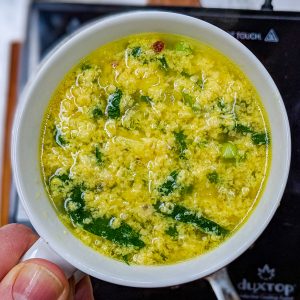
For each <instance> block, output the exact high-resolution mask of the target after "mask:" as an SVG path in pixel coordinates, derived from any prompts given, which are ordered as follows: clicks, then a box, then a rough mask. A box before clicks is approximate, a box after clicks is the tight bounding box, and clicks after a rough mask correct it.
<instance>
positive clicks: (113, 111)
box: [106, 89, 123, 119]
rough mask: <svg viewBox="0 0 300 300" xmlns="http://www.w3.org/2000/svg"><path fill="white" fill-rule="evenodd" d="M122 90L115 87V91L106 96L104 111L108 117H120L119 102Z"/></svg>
mask: <svg viewBox="0 0 300 300" xmlns="http://www.w3.org/2000/svg"><path fill="white" fill-rule="evenodd" d="M122 95H123V93H122V91H121V90H119V89H116V91H115V92H114V93H112V94H110V95H109V96H108V99H107V107H106V112H107V115H108V117H109V118H111V119H117V118H118V117H120V114H121V112H120V102H121V98H122Z"/></svg>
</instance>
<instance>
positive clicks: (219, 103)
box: [216, 98, 226, 111]
mask: <svg viewBox="0 0 300 300" xmlns="http://www.w3.org/2000/svg"><path fill="white" fill-rule="evenodd" d="M216 100H217V106H218V107H219V108H220V109H221V110H222V111H223V110H224V108H225V107H226V105H225V102H224V99H223V98H217V99H216Z"/></svg>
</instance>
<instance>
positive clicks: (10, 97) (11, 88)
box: [0, 43, 21, 226]
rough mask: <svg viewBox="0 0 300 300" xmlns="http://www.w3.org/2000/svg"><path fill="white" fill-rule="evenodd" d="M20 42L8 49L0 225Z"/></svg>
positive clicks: (5, 208)
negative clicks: (8, 66)
mask: <svg viewBox="0 0 300 300" xmlns="http://www.w3.org/2000/svg"><path fill="white" fill-rule="evenodd" d="M20 52H21V44H20V43H12V45H11V49H10V54H11V55H10V70H9V81H8V93H7V103H6V114H5V117H6V118H5V125H4V126H5V127H4V140H3V141H4V143H3V157H2V178H1V198H0V226H3V225H5V224H7V223H8V221H9V200H10V191H11V179H12V171H11V160H10V142H11V131H12V123H13V118H14V113H15V108H16V103H17V96H18V74H19V64H20Z"/></svg>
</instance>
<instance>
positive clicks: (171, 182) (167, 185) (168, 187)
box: [158, 171, 179, 196]
mask: <svg viewBox="0 0 300 300" xmlns="http://www.w3.org/2000/svg"><path fill="white" fill-rule="evenodd" d="M177 176H178V171H173V172H171V173H170V175H169V176H168V177H167V179H166V181H165V182H164V183H163V184H162V185H161V186H160V187H159V188H158V191H159V193H160V194H161V195H163V196H168V195H169V194H171V193H172V192H173V191H174V190H175V189H177V188H178V187H179V186H178V184H177V182H176V179H177Z"/></svg>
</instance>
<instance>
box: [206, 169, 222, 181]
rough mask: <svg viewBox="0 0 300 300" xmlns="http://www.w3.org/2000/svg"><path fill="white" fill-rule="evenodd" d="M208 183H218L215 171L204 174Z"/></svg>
mask: <svg viewBox="0 0 300 300" xmlns="http://www.w3.org/2000/svg"><path fill="white" fill-rule="evenodd" d="M206 177H207V178H208V180H209V182H210V183H218V182H219V175H218V173H217V172H216V171H213V172H210V173H208V174H207V175H206Z"/></svg>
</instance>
